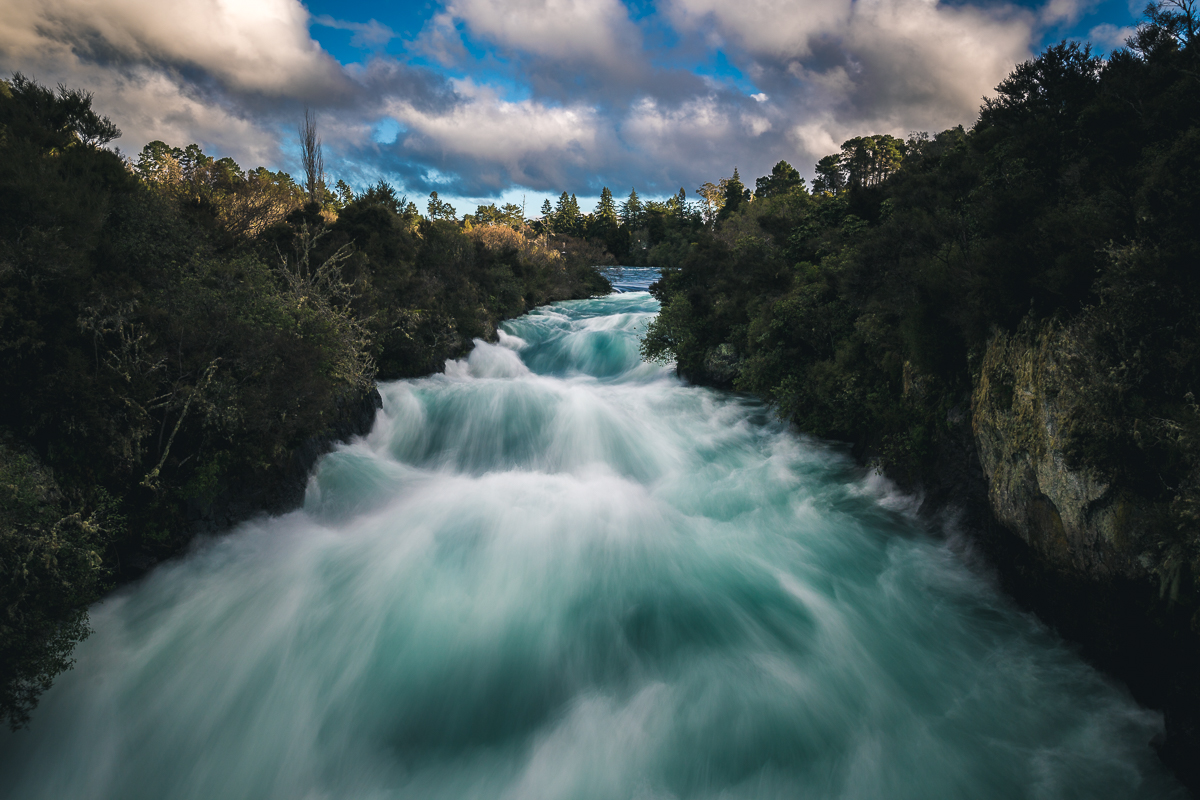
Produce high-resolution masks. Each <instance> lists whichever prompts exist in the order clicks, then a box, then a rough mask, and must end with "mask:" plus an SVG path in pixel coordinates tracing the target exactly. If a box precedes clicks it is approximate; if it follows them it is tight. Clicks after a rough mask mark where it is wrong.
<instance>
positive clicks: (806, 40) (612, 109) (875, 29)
mask: <svg viewBox="0 0 1200 800" xmlns="http://www.w3.org/2000/svg"><path fill="white" fill-rule="evenodd" d="M1140 14H1141V3H1135V4H1134V5H1133V6H1131V5H1130V4H1129V3H1128V2H1127V0H1046V1H1045V2H1032V0H1017V1H1016V2H1009V1H1008V0H944V1H942V2H939V0H738V2H736V3H734V2H729V0H660V1H659V2H650V1H649V0H634V1H632V2H622V0H504V2H500V1H499V0H444V2H432V1H431V2H415V3H397V2H380V1H379V0H368V1H367V2H357V3H344V2H342V3H334V2H330V1H329V0H311V1H310V2H308V3H302V2H300V0H238V2H230V0H175V1H174V2H172V3H169V4H164V3H162V2H161V0H41V2H39V3H36V4H26V5H25V6H22V7H20V8H15V9H10V10H9V11H8V12H6V14H5V15H4V16H3V18H0V68H2V69H4V70H5V71H8V72H12V71H17V70H20V71H22V72H24V73H25V74H27V75H30V76H31V77H35V78H37V79H39V80H41V81H43V82H45V83H56V82H59V81H62V82H64V83H67V84H69V85H73V86H81V87H83V88H86V89H89V90H90V91H93V92H94V93H95V98H96V99H95V103H96V106H97V107H98V108H99V109H100V110H101V111H102V112H104V113H106V114H108V115H109V116H111V117H112V118H113V120H114V121H116V122H117V123H118V125H119V126H120V127H121V128H122V129H123V131H124V134H125V135H124V136H123V137H122V138H121V139H120V140H119V141H118V145H119V146H120V147H121V148H122V149H123V150H124V151H126V152H132V153H136V152H137V151H138V150H140V149H141V147H142V146H143V145H144V144H145V143H146V142H148V141H151V140H153V139H161V140H163V141H166V142H168V143H170V144H177V145H183V144H187V143H189V142H193V141H194V142H198V143H200V144H201V145H202V146H203V147H204V148H205V149H206V151H208V152H210V153H214V154H217V155H230V156H232V157H234V158H235V159H237V160H238V161H239V163H241V164H242V166H243V167H251V166H256V165H258V164H264V165H267V166H269V167H272V168H282V169H287V170H289V171H291V170H294V169H295V167H296V160H295V155H296V146H295V132H294V131H295V125H296V122H297V121H298V119H299V118H300V117H301V116H302V114H303V109H304V108H305V107H308V108H311V109H313V110H314V111H315V112H316V113H317V116H318V121H319V124H320V128H321V132H322V135H323V138H324V141H325V149H326V163H327V167H328V169H329V172H330V176H331V177H332V178H333V179H337V178H342V179H344V180H346V181H347V182H349V183H350V184H351V185H352V186H355V187H358V188H362V187H363V186H365V185H367V184H369V183H372V182H374V181H376V180H380V179H383V180H388V181H389V182H391V183H393V184H394V185H396V186H397V187H398V188H399V189H400V191H401V192H403V193H406V194H408V195H409V197H411V198H413V199H414V200H417V201H418V202H419V204H421V205H422V206H423V205H424V201H425V198H426V197H427V195H428V193H429V192H430V191H431V190H437V191H438V192H439V193H440V194H441V195H442V197H443V198H444V199H449V200H450V201H451V202H452V203H454V204H455V205H456V207H457V208H458V211H459V213H463V212H466V211H470V210H473V208H474V205H475V204H477V203H479V202H486V201H488V200H492V199H496V200H500V201H503V202H517V203H520V202H522V199H524V201H525V204H526V208H527V210H528V211H530V212H531V213H534V212H536V209H537V208H538V207H540V205H541V202H542V200H543V199H544V198H546V197H555V196H557V194H558V193H559V192H560V191H564V190H565V191H568V192H574V193H576V194H578V195H579V197H580V199H581V201H582V202H584V203H585V205H590V204H591V203H594V202H595V198H596V196H597V195H598V194H599V191H600V188H601V186H605V185H607V186H609V187H611V188H612V189H613V191H614V193H615V194H617V195H618V196H624V195H627V194H628V192H629V189H630V188H631V187H636V188H637V189H638V191H639V193H640V194H642V195H643V196H662V195H665V194H668V193H674V192H675V191H677V190H678V189H679V188H680V187H681V186H682V187H684V188H685V189H686V190H687V192H688V193H689V194H692V193H694V190H695V188H696V187H697V186H699V185H700V184H701V183H703V182H704V181H708V180H712V181H715V180H718V179H719V178H721V177H724V176H727V175H729V174H731V173H732V171H733V168H734V167H735V166H737V167H738V168H739V171H740V172H741V174H742V176H743V178H746V179H749V180H750V181H752V180H753V178H754V177H756V176H758V175H761V174H764V173H766V172H768V171H769V170H770V167H771V165H773V164H774V163H775V162H776V161H778V160H780V159H786V160H788V161H790V162H791V163H792V164H794V165H795V166H796V167H797V168H798V169H800V171H801V173H802V174H811V170H812V165H813V163H815V161H816V160H817V159H818V158H820V157H821V156H822V155H825V154H827V153H830V152H833V151H834V150H836V149H837V147H838V145H839V144H840V143H841V142H842V141H843V140H844V139H846V138H849V137H850V136H855V135H860V134H868V133H884V132H886V133H892V134H894V135H899V136H906V135H907V134H908V133H910V132H913V131H921V130H927V131H935V130H940V129H942V128H944V127H949V126H952V125H955V124H963V125H970V124H972V122H973V121H974V118H975V115H976V112H977V109H978V106H979V103H980V100H981V99H982V97H983V96H984V95H986V94H987V93H988V92H989V91H990V90H991V89H992V87H994V86H995V85H996V84H997V83H998V82H999V81H1000V80H1001V79H1003V77H1004V76H1005V75H1006V74H1007V73H1008V72H1009V71H1010V70H1011V69H1012V67H1013V66H1014V65H1015V64H1017V63H1019V62H1020V61H1022V60H1025V59H1027V58H1029V57H1031V56H1032V55H1033V54H1035V53H1036V52H1037V51H1038V50H1040V49H1041V48H1042V47H1044V46H1045V45H1046V44H1049V43H1053V42H1056V41H1058V40H1060V39H1064V38H1074V39H1079V40H1083V41H1091V42H1093V44H1094V45H1095V47H1096V49H1097V50H1099V51H1101V52H1106V51H1108V50H1109V49H1111V48H1112V47H1115V46H1119V44H1120V42H1121V41H1122V40H1123V38H1124V37H1125V36H1126V35H1128V33H1129V30H1130V28H1131V26H1133V25H1136V23H1137V20H1138V18H1139V17H1140Z"/></svg>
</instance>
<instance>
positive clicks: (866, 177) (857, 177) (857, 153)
mask: <svg viewBox="0 0 1200 800" xmlns="http://www.w3.org/2000/svg"><path fill="white" fill-rule="evenodd" d="M903 161H904V142H902V141H900V140H899V139H897V138H896V137H894V136H889V135H888V134H886V133H882V134H877V135H875V136H856V137H854V138H853V139H848V140H847V141H845V142H843V143H842V157H841V166H842V170H843V171H844V172H845V175H846V185H847V187H849V188H851V189H861V188H863V187H867V186H878V185H879V184H881V183H883V181H884V180H886V179H887V177H888V176H889V175H891V174H892V173H893V172H895V171H896V170H898V169H900V164H901V162H903Z"/></svg>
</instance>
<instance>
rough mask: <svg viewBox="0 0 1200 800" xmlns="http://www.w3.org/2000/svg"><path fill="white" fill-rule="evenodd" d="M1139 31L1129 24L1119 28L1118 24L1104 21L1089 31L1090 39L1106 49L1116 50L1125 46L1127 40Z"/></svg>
mask: <svg viewBox="0 0 1200 800" xmlns="http://www.w3.org/2000/svg"><path fill="white" fill-rule="evenodd" d="M1135 33H1137V28H1135V27H1133V26H1127V27H1124V28H1118V27H1117V26H1116V25H1110V24H1108V23H1104V24H1103V25H1097V26H1096V27H1094V28H1092V29H1091V30H1090V31H1088V41H1090V42H1091V43H1092V44H1095V45H1098V46H1100V47H1103V48H1104V49H1105V50H1115V49H1116V48H1118V47H1124V46H1125V40H1126V39H1128V38H1129V37H1130V36H1133V35H1134V34H1135Z"/></svg>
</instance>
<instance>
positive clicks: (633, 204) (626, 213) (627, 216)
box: [621, 189, 642, 225]
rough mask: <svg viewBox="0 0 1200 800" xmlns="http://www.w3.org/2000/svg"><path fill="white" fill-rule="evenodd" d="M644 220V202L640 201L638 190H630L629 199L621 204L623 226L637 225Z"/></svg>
mask: <svg viewBox="0 0 1200 800" xmlns="http://www.w3.org/2000/svg"><path fill="white" fill-rule="evenodd" d="M641 218H642V201H641V200H639V199H638V193H637V189H630V190H629V199H628V200H626V201H625V202H624V203H622V204H621V224H622V225H636V224H637V223H638V222H640V221H641Z"/></svg>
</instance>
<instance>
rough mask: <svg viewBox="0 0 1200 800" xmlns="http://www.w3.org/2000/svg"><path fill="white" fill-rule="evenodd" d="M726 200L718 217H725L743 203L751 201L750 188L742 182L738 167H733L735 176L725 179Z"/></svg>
mask: <svg viewBox="0 0 1200 800" xmlns="http://www.w3.org/2000/svg"><path fill="white" fill-rule="evenodd" d="M724 199H725V202H724V204H723V205H722V207H721V211H720V213H719V214H718V215H717V218H718V219H724V218H726V217H728V216H729V215H730V214H733V213H734V212H736V211H738V210H739V209H740V208H741V207H742V206H743V205H745V204H746V203H748V202H749V201H750V190H749V189H747V188H746V187H745V185H743V184H742V178H741V176H740V175H738V170H737V167H734V168H733V177H732V178H729V179H728V180H727V181H725V195H724Z"/></svg>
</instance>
